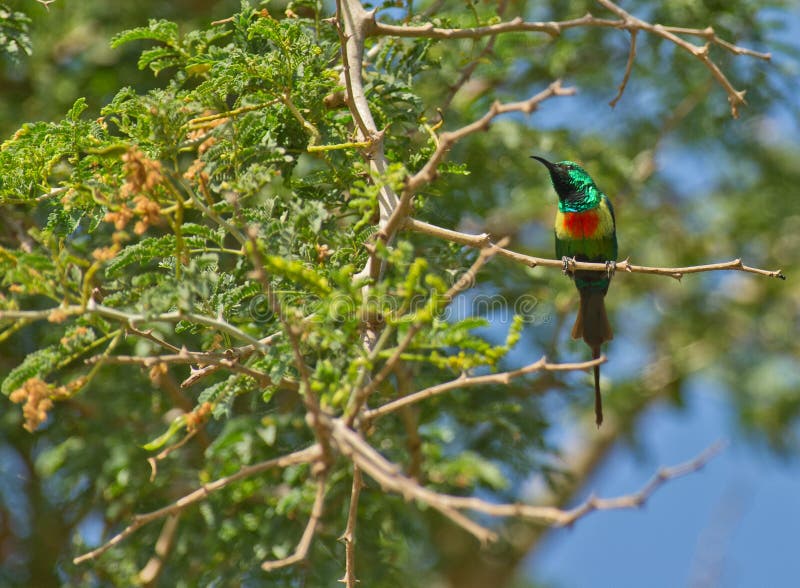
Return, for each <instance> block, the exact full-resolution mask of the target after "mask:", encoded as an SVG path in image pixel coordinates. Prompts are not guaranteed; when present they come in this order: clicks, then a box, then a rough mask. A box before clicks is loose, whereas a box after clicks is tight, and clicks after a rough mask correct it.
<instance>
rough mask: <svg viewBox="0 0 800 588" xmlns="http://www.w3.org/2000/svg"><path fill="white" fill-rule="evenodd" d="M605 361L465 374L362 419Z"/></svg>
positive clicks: (542, 364) (541, 361)
mask: <svg viewBox="0 0 800 588" xmlns="http://www.w3.org/2000/svg"><path fill="white" fill-rule="evenodd" d="M605 361H606V358H605V356H601V357H598V358H597V359H592V360H590V361H583V362H578V363H548V361H547V359H546V358H545V357H542V358H541V359H539V360H538V361H535V362H533V363H531V364H528V365H526V366H524V367H521V368H519V369H516V370H510V371H507V372H501V373H499V374H487V375H484V376H472V377H468V376H467V375H466V374H462V375H461V376H460V377H459V378H456V379H455V380H451V381H449V382H444V383H442V384H436V385H435V386H431V387H429V388H425V389H424V390H420V391H419V392H414V393H413V394H409V395H407V396H403V397H401V398H398V399H397V400H393V401H391V402H388V403H386V404H384V405H383V406H379V407H378V408H374V409H372V410H367V411H364V414H363V417H362V418H363V419H364V421H365V422H371V421H373V420H375V419H377V418H380V417H382V416H385V415H387V414H390V413H392V412H394V411H396V410H399V409H400V408H403V407H405V406H410V405H412V404H416V403H418V402H421V401H423V400H427V399H428V398H431V397H433V396H438V395H439V394H444V393H445V392H450V391H451V390H457V389H459V388H471V387H474V386H486V385H489V384H509V383H510V382H511V380H514V379H516V378H520V377H522V376H525V375H527V374H531V373H533V372H538V371H548V372H556V371H574V370H585V369H590V368H592V367H594V366H595V365H598V364H601V363H604V362H605Z"/></svg>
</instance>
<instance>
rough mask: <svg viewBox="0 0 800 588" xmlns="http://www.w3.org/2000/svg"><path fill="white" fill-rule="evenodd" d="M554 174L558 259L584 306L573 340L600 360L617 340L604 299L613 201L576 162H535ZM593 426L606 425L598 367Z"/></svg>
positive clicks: (611, 260) (612, 261) (612, 254)
mask: <svg viewBox="0 0 800 588" xmlns="http://www.w3.org/2000/svg"><path fill="white" fill-rule="evenodd" d="M531 157H532V158H533V159H536V160H537V161H539V162H540V163H542V164H543V165H544V166H545V167H546V168H547V170H548V171H549V172H550V179H551V180H552V181H553V188H555V191H556V193H557V194H558V212H557V213H556V223H555V236H556V255H557V256H558V257H560V258H561V259H562V260H563V261H564V273H565V274H569V276H570V277H572V278H573V279H574V280H575V286H576V287H577V288H578V293H579V294H580V298H581V300H580V306H579V308H578V316H577V318H576V319H575V325H574V326H573V327H572V338H573V339H583V340H584V341H585V342H586V344H587V345H588V346H589V347H590V348H591V350H592V358H598V357H600V346H601V345H602V344H603V343H605V342H606V341H610V340H611V339H612V338H613V337H614V335H613V333H612V331H611V325H610V324H609V322H608V315H607V314H606V305H605V297H606V292H608V286H609V284H610V283H611V277H612V275H613V273H614V269H615V266H616V259H617V230H616V222H615V220H614V209H613V208H612V207H611V201H610V200H609V199H608V197H607V196H606V195H605V194H603V193H602V192H601V191H600V190H599V189H598V188H597V186H596V185H595V183H594V180H592V178H591V176H590V175H589V174H588V173H586V170H584V169H583V168H582V167H581V166H579V165H578V164H577V163H574V162H572V161H559V162H558V163H551V162H549V161H547V160H546V159H544V158H542V157H537V156H536V155H532V156H531ZM573 260H574V261H589V262H597V263H605V264H606V271H588V270H579V271H574V272H573V271H572V270H571V269H570V267H571V265H570V264H571V262H572V261H573ZM594 394H595V405H594V411H595V421H596V422H597V426H598V427H599V426H600V424H601V423H602V422H603V403H602V398H601V396H600V366H599V365H596V366H594Z"/></svg>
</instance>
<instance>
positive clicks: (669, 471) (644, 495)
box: [333, 419, 724, 543]
mask: <svg viewBox="0 0 800 588" xmlns="http://www.w3.org/2000/svg"><path fill="white" fill-rule="evenodd" d="M333 430H334V433H335V439H336V441H337V443H339V446H340V449H341V450H342V452H343V453H345V454H349V456H350V457H351V459H353V461H354V462H355V463H358V464H359V465H361V467H362V468H363V469H364V471H365V472H366V473H368V474H369V475H370V476H371V477H372V478H373V479H375V481H377V482H378V483H379V484H381V486H382V487H384V488H385V489H388V490H392V491H394V492H397V493H398V494H400V495H401V496H403V498H405V499H406V500H412V499H413V500H420V501H421V502H424V503H425V504H427V505H428V506H430V507H431V508H434V509H436V510H438V511H439V512H441V513H443V514H445V516H447V517H448V518H450V519H451V520H452V521H453V522H455V523H456V524H458V525H459V526H461V527H462V528H464V529H465V530H466V531H468V532H470V533H472V534H473V535H474V536H475V537H476V538H478V539H479V540H480V541H481V542H482V543H484V542H487V541H494V540H496V539H497V535H496V534H495V533H493V532H492V531H489V530H488V529H486V528H485V527H483V526H481V525H477V523H474V521H472V520H471V519H468V518H466V517H464V516H463V515H461V516H460V517H458V516H453V514H454V513H458V511H459V510H471V511H474V512H479V513H482V514H486V515H489V516H497V517H517V518H522V519H526V520H530V521H534V522H537V523H542V524H547V525H555V526H561V527H563V526H567V525H571V524H573V523H574V522H575V521H577V520H578V519H580V518H583V517H584V516H586V515H587V514H589V513H591V512H594V511H596V510H620V509H631V508H638V507H640V506H642V505H643V504H644V503H645V502H646V501H647V500H648V498H650V496H651V495H652V494H653V493H654V492H655V491H656V490H657V489H658V488H660V487H661V486H662V485H663V484H665V483H666V482H667V481H669V480H673V479H675V478H679V477H682V476H686V475H688V474H690V473H692V472H696V471H698V470H699V469H701V468H702V467H703V466H704V465H705V464H706V463H708V461H709V460H710V459H711V458H712V457H714V456H715V455H716V454H717V453H719V452H720V451H721V449H722V448H723V446H724V444H723V443H719V442H718V443H715V444H714V445H712V446H711V447H709V448H708V449H706V450H705V451H703V452H702V453H701V454H700V455H698V456H697V457H695V458H694V459H692V460H690V461H688V462H685V463H683V464H680V465H677V466H673V467H668V468H662V469H660V470H659V471H658V472H657V473H656V474H655V475H654V476H653V478H652V479H651V480H650V481H649V482H647V484H645V485H644V486H643V487H642V488H641V489H640V490H639V491H638V492H635V493H633V494H628V495H625V496H619V497H616V498H596V497H590V498H589V499H588V500H586V501H585V502H583V503H582V504H580V505H578V506H576V507H575V508H572V509H569V510H564V509H560V508H557V507H552V506H534V505H528V504H521V503H511V504H495V503H491V502H487V501H485V500H482V499H480V498H476V497H472V496H467V497H464V496H452V495H449V494H442V493H440V492H436V491H434V490H430V489H428V488H425V487H424V486H421V485H420V484H418V483H417V482H416V481H414V480H412V479H411V478H408V477H406V476H404V475H403V474H402V473H401V472H400V471H399V470H398V469H397V467H396V466H395V465H394V464H392V463H391V462H389V461H388V460H386V459H385V458H384V457H383V456H382V455H381V454H380V453H378V452H377V451H376V450H375V449H373V448H372V447H371V446H370V445H369V444H368V443H367V442H366V441H365V440H364V439H363V438H362V437H361V436H359V435H358V433H356V432H355V431H353V430H352V429H349V428H347V427H346V426H345V425H344V423H343V422H342V421H341V420H338V419H337V420H336V422H335V423H334V424H333ZM458 514H460V513H458Z"/></svg>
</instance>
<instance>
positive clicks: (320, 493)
mask: <svg viewBox="0 0 800 588" xmlns="http://www.w3.org/2000/svg"><path fill="white" fill-rule="evenodd" d="M325 481H326V476H325V475H324V474H323V475H320V476H319V478H317V494H316V495H315V496H314V504H313V505H312V506H311V516H310V517H309V519H308V524H307V525H306V528H305V531H303V536H302V537H300V542H299V543H298V544H297V547H296V548H295V550H294V553H293V554H292V555H290V556H288V557H284V558H283V559H277V560H274V561H273V560H270V561H265V562H264V563H262V564H261V569H262V570H264V571H265V572H271V571H273V570H277V569H280V568H285V567H286V566H290V565H293V564H296V563H297V562H300V561H303V560H304V559H305V558H306V556H307V555H308V549H309V548H310V547H311V540H312V539H314V534H315V533H316V532H317V525H319V519H320V518H321V517H322V506H323V504H324V502H325Z"/></svg>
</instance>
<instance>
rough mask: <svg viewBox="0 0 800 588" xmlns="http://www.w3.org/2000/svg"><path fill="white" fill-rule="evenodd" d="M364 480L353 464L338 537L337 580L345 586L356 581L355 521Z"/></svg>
mask: <svg viewBox="0 0 800 588" xmlns="http://www.w3.org/2000/svg"><path fill="white" fill-rule="evenodd" d="M363 486H364V481H363V480H362V478H361V469H360V468H359V467H358V466H357V465H356V464H355V463H354V464H353V486H352V488H351V490H350V507H349V508H348V510H347V526H346V527H345V529H344V533H343V534H342V536H341V537H340V538H339V540H340V541H342V542H343V543H344V577H343V578H342V579H341V580H339V582H341V583H343V584H344V585H345V586H347V588H355V586H356V582H358V580H357V579H356V523H357V522H358V499H359V497H360V496H361V488H362V487H363Z"/></svg>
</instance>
